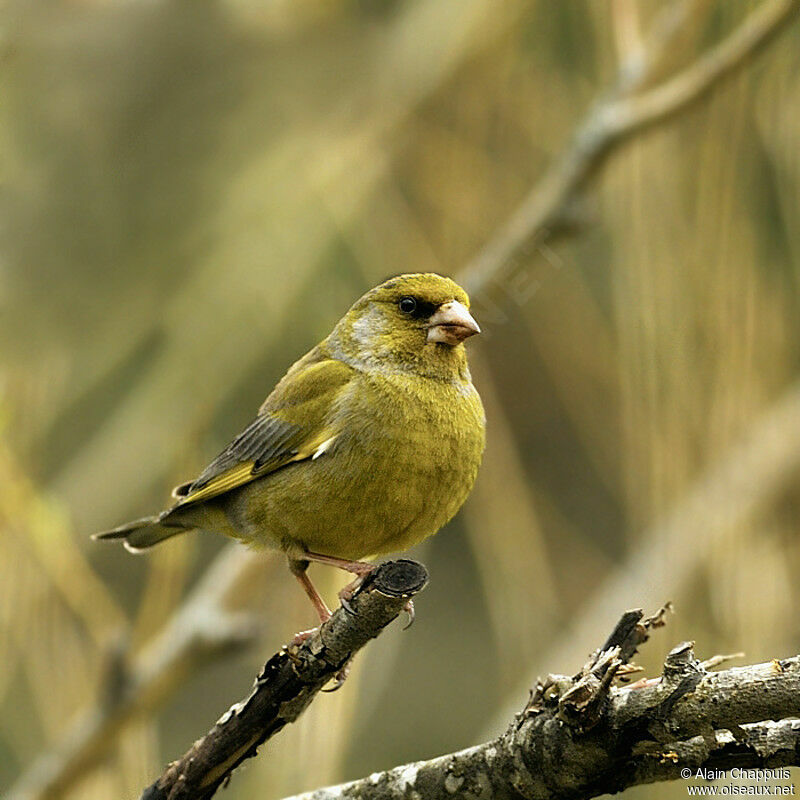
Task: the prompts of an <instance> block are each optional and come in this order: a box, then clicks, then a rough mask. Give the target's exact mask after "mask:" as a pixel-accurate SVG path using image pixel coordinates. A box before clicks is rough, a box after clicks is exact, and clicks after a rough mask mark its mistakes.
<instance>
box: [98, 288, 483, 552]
mask: <svg viewBox="0 0 800 800" xmlns="http://www.w3.org/2000/svg"><path fill="white" fill-rule="evenodd" d="M409 298H412V299H413V300H414V306H415V309H414V311H413V313H412V312H408V311H403V310H402V308H401V305H405V306H407V307H410V305H411V303H409V302H408V301H409ZM468 305H469V301H468V298H467V296H466V294H465V293H464V292H463V290H462V289H461V288H460V287H458V286H457V285H456V284H455V283H453V282H452V281H451V280H449V279H447V278H443V277H441V276H438V275H430V274H418V275H403V276H400V277H399V278H394V279H392V280H390V281H387V282H386V283H384V284H382V285H381V286H378V287H376V288H375V289H373V290H371V291H370V292H368V293H367V294H366V295H364V296H363V297H362V298H361V299H360V300H358V301H357V302H356V303H355V304H354V305H353V307H352V308H351V309H350V310H349V311H348V312H347V314H346V315H345V316H344V318H343V319H342V320H341V321H340V322H339V323H338V325H337V326H336V327H335V328H334V330H333V332H332V333H331V334H330V336H328V337H327V338H326V339H325V340H324V341H322V342H321V343H320V344H319V345H317V346H316V347H315V348H314V349H313V350H311V352H309V353H308V354H307V355H306V356H304V357H303V358H302V359H300V360H299V361H298V362H297V363H295V364H294V365H293V366H292V367H291V369H290V370H289V371H288V373H287V374H286V376H285V377H284V378H283V379H282V380H281V381H280V383H279V384H278V385H277V386H276V387H275V389H274V391H273V392H272V394H271V395H270V396H269V397H268V398H267V400H266V401H265V402H264V404H263V406H262V407H261V409H260V411H259V415H258V416H257V417H256V419H255V420H254V422H253V423H252V424H251V425H250V426H249V427H248V428H247V429H246V430H245V431H244V432H243V433H242V434H241V435H240V436H239V437H237V439H235V440H234V441H233V442H232V443H231V445H229V446H228V448H226V450H225V451H223V452H222V453H221V454H220V455H219V456H218V457H217V459H215V461H214V462H212V464H210V465H209V467H208V468H207V469H206V470H205V471H204V472H203V473H202V474H201V475H200V477H199V478H198V479H197V480H195V481H193V482H191V483H189V484H185V485H184V486H181V487H178V489H176V494H175V496H176V503H175V505H174V506H173V507H172V508H170V509H168V510H167V511H165V512H163V513H162V514H161V515H158V516H157V517H150V518H145V519H143V520H137V521H136V522H133V523H129V524H128V525H123V526H121V527H120V528H117V529H115V530H113V531H109V532H108V533H106V534H100V535H99V536H100V538H123V539H125V541H126V543H127V544H128V546H129V547H131V548H132V549H140V548H143V547H148V546H150V545H151V544H155V543H156V542H158V541H161V540H162V539H165V538H168V537H169V536H171V535H173V534H175V533H179V532H181V531H183V530H189V529H192V528H204V529H208V530H212V531H217V532H219V533H223V534H226V535H228V536H231V537H234V538H237V539H241V540H243V541H245V542H247V543H249V544H251V545H255V546H260V547H267V548H274V549H280V550H282V551H284V552H285V553H286V554H287V555H288V556H289V557H290V558H292V559H302V558H303V554H304V553H305V552H307V551H311V552H313V553H321V554H324V555H327V556H333V557H336V558H341V559H347V560H357V559H362V558H364V557H367V556H371V555H378V554H383V553H389V552H393V551H398V550H404V549H406V548H408V547H411V546H412V545H414V544H416V543H417V542H420V541H421V540H422V539H424V538H425V537H427V536H429V535H431V534H433V533H435V532H436V531H437V530H438V529H439V528H441V527H442V525H444V524H445V523H446V522H447V521H448V520H449V519H450V518H451V517H452V516H453V515H454V514H455V513H456V511H457V510H458V509H459V508H460V506H461V504H462V503H463V502H464V500H465V499H466V497H467V495H468V494H469V491H470V489H471V488H472V484H473V482H474V480H475V477H476V474H477V470H478V466H479V464H480V460H481V455H482V453H483V447H484V415H483V408H482V405H481V402H480V398H479V397H478V393H477V391H476V390H475V388H474V386H473V385H472V381H471V378H470V374H469V369H468V367H467V359H466V353H465V350H464V346H463V344H462V343H461V341H462V339H461V338H460V337H463V338H465V337H466V336H468V335H469V334H470V333H472V332H475V331H476V330H477V326H476V325H475V327H474V329H472V330H466V329H464V328H463V327H461V328H460V327H459V326H458V324H455V323H453V322H447V320H450V319H451V316H452V315H453V314H454V313H455V314H458V313H461V315H462V317H465V318H467V319H468V320H469V323H471V324H472V325H474V321H473V320H472V319H471V317H469V315H468V314H466V316H465V312H466V307H468ZM442 309H444V310H445V311H446V313H445V311H442ZM453 309H455V311H454V310H453ZM459 309H463V311H459ZM448 314H449V315H450V316H448ZM459 319H460V318H459ZM437 320H444V321H443V322H439V323H438V324H435V323H436V322H437ZM457 322H458V320H457ZM467 324H468V323H467Z"/></svg>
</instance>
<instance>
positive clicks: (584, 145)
mask: <svg viewBox="0 0 800 800" xmlns="http://www.w3.org/2000/svg"><path fill="white" fill-rule="evenodd" d="M799 11H800V3H798V2H797V0H767V2H765V3H763V4H762V5H761V6H760V7H759V8H758V9H756V10H755V11H754V12H752V13H751V14H750V15H749V16H748V17H747V18H746V19H745V20H744V22H742V23H741V24H740V25H739V27H738V28H736V29H735V30H734V31H733V32H732V33H730V34H729V35H728V36H727V37H726V38H725V39H723V41H721V42H720V43H719V44H717V45H716V46H714V47H713V48H711V49H710V50H709V51H708V52H707V53H706V54H705V55H703V56H701V57H700V58H699V59H697V60H696V61H695V62H694V63H692V64H691V65H690V66H688V67H687V68H685V69H684V70H682V71H681V72H679V73H678V74H677V75H675V76H673V77H672V78H669V79H666V80H664V81H663V82H662V83H661V84H659V85H658V86H656V87H654V88H652V89H648V90H647V91H646V92H642V91H641V88H642V87H643V86H644V85H645V84H646V83H647V81H648V79H649V77H650V75H651V71H652V69H653V65H654V64H656V63H657V62H658V58H655V59H654V58H652V56H650V55H648V54H647V53H645V56H644V57H643V58H640V57H636V59H635V62H636V63H630V62H628V63H625V64H623V65H622V66H621V67H620V70H619V75H618V77H617V82H616V85H615V86H614V87H613V88H612V89H611V90H610V91H609V93H608V94H607V96H606V97H605V99H603V100H601V101H600V103H599V104H598V105H596V106H595V107H594V109H592V110H590V111H589V113H588V114H587V116H586V117H585V118H584V120H583V122H581V123H580V124H579V125H578V127H577V129H576V132H575V134H574V135H573V137H572V139H571V141H570V144H569V145H568V146H567V149H566V150H565V151H564V152H563V153H562V155H561V157H560V158H559V159H558V160H557V161H556V162H555V163H554V164H553V165H552V166H551V167H550V168H549V169H548V170H547V172H545V174H544V176H543V177H542V178H541V179H540V181H539V182H538V183H537V184H536V185H535V186H534V187H533V189H531V191H530V192H529V193H528V194H527V195H526V197H525V198H524V199H523V201H522V203H521V204H520V205H519V206H518V207H517V209H516V210H515V211H514V212H513V213H512V215H511V217H510V218H509V219H508V220H507V221H506V223H505V224H504V225H503V226H502V227H501V228H500V230H499V231H498V232H497V234H496V235H495V236H494V237H493V238H492V239H491V240H490V241H489V242H488V243H487V244H486V245H485V246H484V248H483V249H482V250H481V251H480V252H479V253H478V254H477V255H476V256H475V257H474V258H473V259H472V260H471V261H470V262H469V263H468V264H467V265H466V267H464V269H463V270H462V272H461V274H460V278H461V281H460V282H461V283H462V285H463V286H464V287H465V288H466V289H467V290H468V291H469V292H470V293H472V294H475V293H478V292H481V291H485V290H486V289H487V288H488V287H489V286H490V285H491V284H492V283H500V282H502V280H503V278H504V272H505V270H506V269H507V267H508V265H509V262H511V261H512V259H513V258H514V257H515V256H517V255H519V254H520V253H522V252H523V251H525V250H527V249H529V248H532V247H534V246H536V245H537V244H540V243H541V242H542V241H544V240H546V239H547V238H548V235H549V233H550V230H551V229H553V228H558V227H559V226H560V224H561V223H562V222H563V221H564V217H565V216H567V215H568V213H569V207H570V205H571V203H572V201H573V200H574V199H575V196H576V195H577V193H578V192H579V191H580V190H581V188H582V187H583V186H584V184H585V182H586V181H587V179H588V178H590V177H591V176H592V175H593V174H594V173H595V171H596V170H597V169H598V167H599V166H600V165H601V164H602V163H603V162H604V160H605V159H606V157H607V156H608V155H609V154H610V153H611V151H612V150H613V149H614V148H615V147H616V146H617V145H618V144H619V143H620V142H622V141H623V140H624V139H626V138H627V137H629V136H631V135H633V134H635V133H638V132H640V131H642V130H643V129H644V128H646V127H647V126H649V125H652V124H654V123H657V122H660V121H662V120H665V119H667V118H669V117H671V116H673V115H674V114H677V113H679V112H681V111H683V110H685V109H686V108H688V107H689V106H690V105H691V104H692V103H693V102H695V101H696V100H698V99H700V98H701V97H703V96H704V95H705V94H706V93H708V92H709V91H710V90H711V89H713V88H714V87H715V86H716V85H717V84H718V83H719V82H720V81H721V80H722V79H724V78H726V77H728V76H730V75H731V74H733V73H734V72H735V71H737V70H739V69H742V68H743V67H744V66H745V65H746V64H747V63H748V62H749V60H750V58H751V57H753V56H754V55H755V54H756V53H757V52H758V51H759V50H761V49H762V48H763V47H764V46H765V45H767V44H768V43H769V42H770V41H771V40H772V38H773V37H774V36H776V35H777V34H778V33H779V32H780V31H781V30H782V29H783V28H784V27H786V25H788V23H789V22H790V21H791V20H792V19H793V18H794V17H795V16H796V15H797V13H798V12H799ZM659 22H660V25H662V26H664V29H665V33H664V34H663V35H659V31H658V30H656V31H653V32H651V35H650V37H649V42H650V43H651V45H652V43H653V42H655V43H657V44H656V45H652V46H657V49H658V50H660V51H661V50H663V49H665V48H666V45H667V44H668V42H669V40H670V38H671V37H672V36H674V35H675V33H676V32H677V31H678V28H677V27H676V26H674V24H673V20H672V19H669V20H664V19H663V18H660V19H659Z"/></svg>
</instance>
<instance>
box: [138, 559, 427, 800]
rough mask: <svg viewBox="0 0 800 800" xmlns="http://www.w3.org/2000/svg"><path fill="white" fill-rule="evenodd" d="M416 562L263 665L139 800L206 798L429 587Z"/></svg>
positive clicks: (388, 566)
mask: <svg viewBox="0 0 800 800" xmlns="http://www.w3.org/2000/svg"><path fill="white" fill-rule="evenodd" d="M427 580H428V575H427V572H426V570H425V567H423V566H422V564H419V563H417V562H416V561H410V560H408V559H400V560H398V561H389V562H386V563H384V564H381V566H380V567H379V568H378V569H377V570H376V571H375V572H374V573H372V575H370V576H369V578H368V579H367V580H366V581H365V583H364V584H363V585H362V587H361V588H360V590H359V591H358V592H357V593H356V595H355V596H354V597H353V599H352V600H351V601H350V603H349V605H350V608H349V609H345V608H343V607H342V608H339V609H338V610H337V611H336V613H334V615H333V616H332V617H331V619H329V620H328V621H327V622H326V623H325V624H324V625H322V626H321V627H320V628H319V629H318V630H317V631H316V632H315V633H314V634H313V635H312V636H311V637H310V638H309V639H307V640H306V641H305V642H303V644H302V645H301V646H300V647H299V648H296V652H294V651H293V650H294V649H293V650H292V651H290V650H287V649H286V648H284V649H283V650H281V651H280V652H279V653H277V654H276V655H274V656H273V657H272V658H271V659H270V660H269V661H268V662H267V663H266V665H265V666H264V669H263V670H262V671H261V673H260V674H259V675H258V677H257V678H256V681H255V686H254V689H253V692H252V693H251V694H250V696H249V697H247V698H246V699H245V700H243V701H242V702H240V703H237V704H236V705H234V706H232V707H231V708H230V709H229V710H228V711H227V712H226V713H225V715H224V716H223V717H222V718H221V719H220V720H219V721H218V722H217V724H216V725H214V727H213V728H212V729H211V730H210V731H209V732H208V733H207V734H206V735H205V736H204V737H203V738H202V739H200V740H199V741H197V742H195V743H194V745H192V747H191V748H190V749H189V750H188V752H187V753H186V754H185V755H184V756H183V757H182V758H181V759H179V760H178V761H176V762H173V763H172V764H170V765H169V766H168V767H167V769H166V770H165V771H164V774H163V775H162V776H161V777H160V778H159V779H158V780H157V781H156V782H155V783H154V784H153V785H152V786H150V787H149V788H148V789H146V790H145V792H144V794H143V795H142V800H188V798H191V800H204V799H205V798H209V797H211V796H212V795H213V794H214V793H215V792H216V790H217V789H218V788H219V786H220V785H221V784H223V783H224V782H225V781H227V780H228V778H229V777H230V775H231V773H232V772H233V770H234V769H235V768H236V767H237V766H238V765H239V764H240V763H241V762H242V761H244V760H245V759H246V758H251V757H252V756H255V755H256V752H257V750H258V747H259V746H260V745H261V744H263V743H264V742H265V741H266V740H267V739H269V738H270V737H271V736H273V735H274V734H275V733H277V732H278V731H280V730H281V729H282V728H283V727H284V726H285V725H287V724H288V723H290V722H294V721H295V720H296V719H297V718H298V717H299V716H300V714H301V713H302V712H303V711H304V710H305V709H306V707H307V706H308V705H309V703H311V701H312V700H313V699H314V697H315V696H316V695H317V693H318V692H319V691H320V689H322V687H323V686H324V685H325V684H326V683H327V682H328V681H329V680H330V679H331V678H333V677H334V676H336V674H337V673H338V672H339V671H340V670H342V669H344V668H345V667H346V665H347V664H348V662H349V661H350V659H351V658H352V657H353V655H354V654H355V653H356V652H357V651H358V650H360V649H361V648H362V647H363V646H364V645H365V644H366V643H367V642H368V641H369V640H370V639H373V638H375V637H376V636H377V635H378V634H379V633H380V632H381V631H382V630H383V629H384V628H385V627H386V626H387V625H388V624H389V623H390V622H391V621H392V620H393V619H395V618H396V617H397V616H398V614H400V612H401V611H402V610H403V609H404V608H405V607H406V606H407V605H408V601H409V600H410V598H411V597H412V596H413V595H415V594H416V593H417V592H419V591H420V590H422V589H423V588H424V586H425V584H426V583H427Z"/></svg>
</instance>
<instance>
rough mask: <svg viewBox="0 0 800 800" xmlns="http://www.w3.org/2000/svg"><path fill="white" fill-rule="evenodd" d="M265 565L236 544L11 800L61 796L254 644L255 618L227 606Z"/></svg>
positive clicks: (120, 666)
mask: <svg viewBox="0 0 800 800" xmlns="http://www.w3.org/2000/svg"><path fill="white" fill-rule="evenodd" d="M263 563H265V560H264V559H263V558H262V559H259V558H258V556H257V555H255V554H254V553H251V552H250V551H247V550H245V549H244V548H242V547H239V546H237V545H234V544H232V545H228V546H227V547H226V548H225V549H224V550H223V551H222V553H220V555H219V556H218V557H217V559H216V560H215V561H214V562H213V563H212V564H211V566H210V567H209V568H208V570H207V571H206V573H205V575H204V576H203V579H202V580H201V581H200V582H199V584H198V585H197V587H196V588H195V590H194V591H193V592H192V593H191V594H190V595H189V596H188V597H187V598H186V600H185V601H184V603H183V605H182V606H181V608H180V609H179V610H178V611H177V612H175V614H174V615H173V616H172V618H171V620H170V621H169V623H168V624H167V625H166V626H165V627H164V629H163V630H162V632H161V634H160V635H159V636H157V637H156V638H155V639H154V640H153V641H152V643H151V644H150V645H149V646H148V647H147V648H146V649H145V650H144V651H143V652H142V653H141V654H139V655H138V656H137V657H136V659H135V661H134V663H133V664H131V665H126V664H125V655H126V653H125V650H126V648H121V649H120V650H119V651H118V652H116V653H113V654H111V658H110V664H109V668H108V670H107V673H108V677H107V680H106V686H105V687H104V689H105V695H106V697H105V699H104V700H103V701H102V702H101V703H99V704H98V705H97V706H96V707H93V708H90V709H87V710H86V711H85V712H84V714H83V715H82V716H81V717H80V719H78V721H77V722H76V723H74V725H73V726H72V727H71V729H70V730H69V731H68V733H67V735H66V736H65V737H64V738H63V740H62V741H61V743H60V745H58V746H56V747H55V748H54V749H52V750H50V751H45V752H44V753H42V755H41V756H40V757H39V758H38V759H37V760H36V761H35V762H34V763H33V764H32V765H31V767H30V768H29V769H28V770H27V771H26V772H25V773H24V774H23V775H22V776H21V777H20V779H19V780H18V781H17V783H16V784H15V785H14V786H13V787H12V788H11V789H10V791H9V793H8V794H7V795H6V800H45V798H56V797H60V796H61V795H62V794H64V793H65V792H66V791H67V790H68V789H70V788H71V787H72V786H73V785H74V784H75V783H76V782H77V781H78V780H80V779H81V778H83V777H84V776H85V774H86V772H87V771H88V770H89V769H91V768H92V767H93V766H95V765H96V764H97V763H98V762H99V761H100V760H101V759H102V758H103V757H104V756H105V755H106V754H107V753H108V751H109V750H110V749H111V748H112V747H113V746H114V745H115V743H116V740H117V737H118V736H119V734H120V732H121V731H122V730H124V729H125V728H126V727H127V726H128V725H130V724H131V722H132V721H134V720H135V719H136V718H138V717H141V716H142V715H145V714H147V713H148V712H151V711H152V710H153V709H155V708H158V707H159V706H161V705H162V704H163V702H164V701H165V699H166V698H167V697H169V696H171V695H172V693H173V692H174V691H175V689H176V688H178V687H179V686H180V685H181V684H182V682H183V680H184V679H185V678H186V676H187V675H190V674H191V673H193V672H194V671H196V670H197V669H199V668H200V667H201V666H202V665H203V664H205V663H208V662H210V661H214V660H216V659H219V658H221V657H224V656H228V655H230V654H231V653H232V652H235V651H237V650H239V649H241V648H242V647H246V646H248V645H250V644H251V643H252V642H253V641H254V639H255V638H256V634H257V628H256V626H255V625H254V623H253V621H252V620H251V619H250V618H249V616H248V615H244V614H242V613H234V612H230V611H227V610H226V609H225V601H226V598H227V595H228V594H229V593H230V592H231V590H232V589H233V588H235V587H237V586H238V585H239V584H240V583H241V582H243V581H244V580H246V579H247V578H248V577H250V576H251V575H252V573H253V571H254V570H255V569H257V568H258V567H259V566H261V564H263Z"/></svg>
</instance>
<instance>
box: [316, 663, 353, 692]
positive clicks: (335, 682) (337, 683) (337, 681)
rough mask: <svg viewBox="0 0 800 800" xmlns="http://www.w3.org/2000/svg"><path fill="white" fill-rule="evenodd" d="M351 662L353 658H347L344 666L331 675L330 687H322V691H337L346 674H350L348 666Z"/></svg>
mask: <svg viewBox="0 0 800 800" xmlns="http://www.w3.org/2000/svg"><path fill="white" fill-rule="evenodd" d="M352 663H353V659H352V658H351V659H348V661H347V662H346V663H345V664H344V666H343V667H342V668H341V669H340V670H339V671H338V672H337V673H336V675H334V676H333V686H331V687H330V689H323V690H322V691H323V692H327V693H328V694H330V693H331V692H338V691H339V689H341V688H342V686H344V682H345V681H346V680H347V676H348V675H349V674H350V667H351V665H352Z"/></svg>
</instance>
